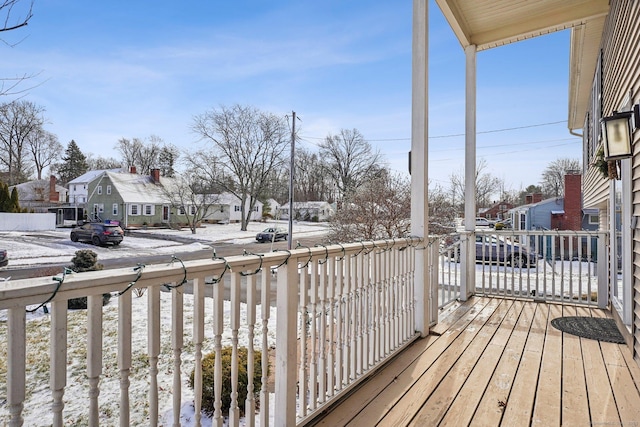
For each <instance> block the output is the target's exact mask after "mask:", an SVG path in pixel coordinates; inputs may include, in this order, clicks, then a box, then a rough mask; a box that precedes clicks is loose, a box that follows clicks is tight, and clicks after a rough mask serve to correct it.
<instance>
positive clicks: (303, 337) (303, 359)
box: [298, 261, 309, 417]
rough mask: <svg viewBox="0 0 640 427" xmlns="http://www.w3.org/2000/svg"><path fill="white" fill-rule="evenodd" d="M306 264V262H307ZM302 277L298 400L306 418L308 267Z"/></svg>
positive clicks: (301, 271)
mask: <svg viewBox="0 0 640 427" xmlns="http://www.w3.org/2000/svg"><path fill="white" fill-rule="evenodd" d="M305 262H306V261H305ZM298 276H299V277H300V279H299V280H300V288H299V289H300V304H299V306H300V316H299V317H300V329H299V331H300V332H299V335H300V337H299V340H300V341H299V342H300V367H299V370H300V373H299V375H298V381H299V384H300V385H299V390H298V400H299V402H300V408H299V411H300V416H301V417H304V416H305V415H307V409H308V392H309V387H308V380H309V376H308V374H307V366H308V362H307V361H308V354H307V336H308V325H307V321H308V320H309V311H308V306H307V305H308V303H309V298H308V284H307V267H303V268H301V269H300V272H299V274H298Z"/></svg>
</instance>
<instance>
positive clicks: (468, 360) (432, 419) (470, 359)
mask: <svg viewBox="0 0 640 427" xmlns="http://www.w3.org/2000/svg"><path fill="white" fill-rule="evenodd" d="M511 311H513V309H511ZM501 324H502V321H501V319H500V317H499V316H492V317H491V318H490V319H489V321H487V323H486V324H485V325H484V326H483V327H482V329H481V330H480V331H479V333H478V335H477V336H476V338H475V339H474V340H473V342H472V343H471V344H470V345H469V347H467V349H466V350H465V352H464V354H463V355H462V356H461V357H460V358H459V359H458V361H457V362H456V363H455V364H454V365H453V367H452V368H451V369H450V370H449V372H447V374H446V375H445V377H444V379H443V380H442V382H441V383H440V384H439V385H438V386H437V387H436V389H435V391H434V392H433V393H432V394H431V396H429V398H428V399H427V400H426V401H425V402H424V404H423V405H422V408H421V409H420V410H419V411H418V413H417V414H416V416H415V417H414V418H413V419H412V420H411V422H410V425H415V426H432V425H437V424H438V423H439V422H440V421H441V420H442V417H443V416H444V415H445V414H446V412H447V411H448V410H449V406H450V405H451V402H452V401H453V399H455V397H456V395H457V393H458V391H459V390H460V389H461V388H462V386H463V385H464V383H465V382H466V380H467V378H469V375H470V373H471V372H472V371H473V370H474V369H476V367H477V366H478V362H479V361H480V360H482V356H483V355H484V354H485V353H486V352H487V351H486V350H487V346H488V344H489V342H490V341H491V339H493V337H494V335H495V334H496V332H497V331H498V329H499V327H500V326H501ZM491 357H493V358H495V357H494V356H491ZM383 421H384V420H383Z"/></svg>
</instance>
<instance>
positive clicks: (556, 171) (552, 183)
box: [541, 158, 582, 197]
mask: <svg viewBox="0 0 640 427" xmlns="http://www.w3.org/2000/svg"><path fill="white" fill-rule="evenodd" d="M575 170H578V171H579V170H582V166H581V164H580V160H578V159H568V158H563V159H557V160H554V161H553V162H551V163H549V165H548V166H547V167H546V169H545V170H544V171H543V172H542V181H541V184H542V192H543V194H544V195H545V196H546V197H562V196H564V177H565V175H567V173H568V172H569V171H575Z"/></svg>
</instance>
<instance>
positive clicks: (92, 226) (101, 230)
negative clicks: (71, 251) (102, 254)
mask: <svg viewBox="0 0 640 427" xmlns="http://www.w3.org/2000/svg"><path fill="white" fill-rule="evenodd" d="M70 237H71V241H72V242H78V241H85V242H91V243H93V244H94V245H96V246H102V245H106V244H107V243H113V244H114V245H116V246H117V245H119V244H120V243H121V242H122V239H124V231H122V228H120V226H119V225H112V224H101V223H97V222H88V223H86V224H84V225H81V226H80V227H75V228H74V229H73V230H71V235H70Z"/></svg>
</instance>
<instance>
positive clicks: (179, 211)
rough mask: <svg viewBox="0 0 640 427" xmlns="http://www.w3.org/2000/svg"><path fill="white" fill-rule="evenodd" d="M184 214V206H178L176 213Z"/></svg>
mask: <svg viewBox="0 0 640 427" xmlns="http://www.w3.org/2000/svg"><path fill="white" fill-rule="evenodd" d="M184 214H185V210H184V206H180V207H179V208H178V215H184Z"/></svg>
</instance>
